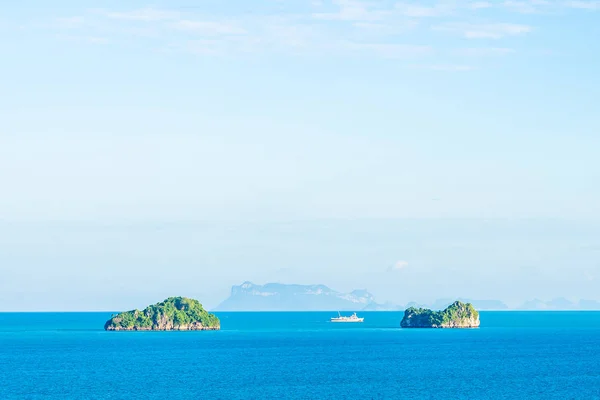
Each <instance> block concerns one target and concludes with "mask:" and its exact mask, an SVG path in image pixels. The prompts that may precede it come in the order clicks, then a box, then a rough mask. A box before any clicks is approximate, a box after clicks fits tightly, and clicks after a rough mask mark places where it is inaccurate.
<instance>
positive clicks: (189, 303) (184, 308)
mask: <svg viewBox="0 0 600 400" xmlns="http://www.w3.org/2000/svg"><path fill="white" fill-rule="evenodd" d="M220 328H221V323H220V321H219V318H217V316H215V315H214V314H210V313H209V312H208V311H206V310H205V309H204V308H203V307H202V304H200V302H199V301H198V300H194V299H188V298H186V297H170V298H168V299H166V300H165V301H163V302H162V303H157V304H154V305H152V306H148V307H147V308H146V309H144V310H143V311H140V310H133V311H127V312H124V313H121V314H117V315H113V317H112V318H111V319H109V320H108V321H107V322H106V324H105V325H104V329H105V330H107V331H209V330H212V331H214V330H219V329H220Z"/></svg>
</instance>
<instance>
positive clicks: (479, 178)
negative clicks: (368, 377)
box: [0, 0, 600, 310]
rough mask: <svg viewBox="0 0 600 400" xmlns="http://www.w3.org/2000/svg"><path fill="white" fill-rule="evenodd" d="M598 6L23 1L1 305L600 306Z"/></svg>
mask: <svg viewBox="0 0 600 400" xmlns="http://www.w3.org/2000/svg"><path fill="white" fill-rule="evenodd" d="M599 11H600V8H599V7H598V2H596V1H564V2H562V1H559V2H550V1H533V0H531V1H530V0H526V1H485V2H480V1H478V2H472V1H465V2H447V1H443V0H441V1H426V2H420V3H419V4H417V3H408V2H402V1H387V0H385V1H383V0H382V1H365V0H323V1H305V0H290V1H285V2H283V1H263V2H261V1H255V2H252V4H250V3H249V2H247V1H240V0H232V1H228V2H222V1H221V2H217V1H212V0H207V1H202V2H201V4H200V3H199V4H195V3H194V5H193V6H190V5H189V4H184V3H181V2H179V3H178V2H173V1H168V2H167V1H164V0H159V1H155V2H152V3H148V2H145V1H140V0H132V1H130V2H127V4H123V3H122V2H118V1H115V0H108V1H104V2H102V4H101V5H98V4H97V2H91V1H85V0H83V1H74V0H64V1H59V2H47V1H46V2H44V1H41V0H32V1H30V2H28V3H27V4H24V3H22V2H9V3H7V4H5V5H4V7H3V10H2V15H1V16H0V32H2V33H4V35H1V36H0V48H1V49H2V54H3V60H2V63H0V74H1V75H2V77H3V78H4V79H2V80H1V84H0V88H1V89H2V92H3V93H6V94H7V95H5V96H0V191H1V193H0V310H40V309H48V310H70V309H104V310H120V309H129V308H135V307H138V308H139V307H143V306H145V305H147V304H150V303H155V302H157V301H161V300H163V299H164V298H166V297H168V296H174V295H185V296H190V297H194V298H198V299H199V300H201V301H202V302H203V303H204V304H205V305H206V306H207V307H208V308H211V307H214V306H215V305H217V304H218V303H219V302H220V301H222V300H223V299H224V298H225V297H226V296H227V295H228V293H229V290H230V288H231V286H232V285H235V284H239V283H241V282H243V281H246V280H249V281H253V282H256V283H265V282H277V281H280V282H287V283H319V284H325V285H327V286H329V287H331V288H333V289H335V290H339V291H350V290H352V289H359V288H364V289H368V290H369V291H371V292H372V293H373V294H374V295H375V296H376V297H377V299H378V300H379V301H380V302H385V301H390V302H394V303H399V304H406V303H407V302H410V301H416V302H420V303H428V302H431V301H433V300H435V299H438V298H448V297H450V298H452V297H463V298H472V299H498V300H501V301H504V302H506V303H507V304H519V303H522V302H525V301H527V300H531V299H535V298H539V299H548V300H549V299H552V298H556V297H566V298H573V299H580V298H583V299H590V300H596V301H600V297H599V296H600V291H599V290H598V288H599V287H600V284H599V280H600V185H598V182H600V158H599V157H598V153H599V149H600V135H599V134H598V132H600V113H598V111H597V103H598V93H600V78H599V77H600V74H598V71H600V41H598V40H594V39H593V38H594V37H600V24H598V15H599Z"/></svg>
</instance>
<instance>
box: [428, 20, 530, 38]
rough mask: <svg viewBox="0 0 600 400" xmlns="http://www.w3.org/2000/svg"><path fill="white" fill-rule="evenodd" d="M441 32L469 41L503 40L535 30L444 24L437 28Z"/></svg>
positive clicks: (516, 26) (510, 25) (517, 26)
mask: <svg viewBox="0 0 600 400" xmlns="http://www.w3.org/2000/svg"><path fill="white" fill-rule="evenodd" d="M434 29H436V30H440V31H448V32H452V33H455V34H459V35H461V36H463V37H465V38H467V39H501V38H503V37H506V36H518V35H523V34H526V33H529V32H531V31H532V30H533V28H532V27H531V26H528V25H520V24H510V23H496V24H453V23H451V24H444V25H439V26H437V27H435V28H434Z"/></svg>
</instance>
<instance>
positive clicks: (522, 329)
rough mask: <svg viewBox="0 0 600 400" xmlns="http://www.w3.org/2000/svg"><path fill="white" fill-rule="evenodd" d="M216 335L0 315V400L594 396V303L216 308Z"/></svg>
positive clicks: (79, 317) (598, 348)
mask: <svg viewBox="0 0 600 400" xmlns="http://www.w3.org/2000/svg"><path fill="white" fill-rule="evenodd" d="M218 315H219V317H220V318H221V325H222V330H221V331H218V332H104V331H103V330H102V327H103V324H104V322H105V320H106V319H108V318H109V317H110V313H58V314H56V313H40V314H36V313H33V314H20V313H14V314H12V313H5V314H2V313H0V377H1V379H2V382H1V385H0V399H205V398H206V399H265V398H298V399H310V398H323V399H334V398H340V399H343V398H356V399H380V398H381V399H384V398H389V399H393V398H406V399H527V398H539V399H551V398H552V399H600V312H482V313H481V321H482V327H481V328H479V329H469V330H406V329H400V328H399V323H400V319H401V317H402V314H401V313H395V312H389V313H388V312H381V313H377V312H371V313H359V315H360V316H364V317H365V322H364V323H363V324H332V323H330V322H328V321H329V318H330V317H332V316H335V315H336V313H218Z"/></svg>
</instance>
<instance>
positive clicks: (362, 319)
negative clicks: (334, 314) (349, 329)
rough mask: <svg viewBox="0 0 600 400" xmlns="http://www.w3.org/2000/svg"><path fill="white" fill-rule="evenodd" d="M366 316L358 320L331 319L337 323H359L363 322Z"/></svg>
mask: <svg viewBox="0 0 600 400" xmlns="http://www.w3.org/2000/svg"><path fill="white" fill-rule="evenodd" d="M363 321H364V318H359V319H357V320H354V321H337V320H333V319H332V320H331V322H334V323H337V324H352V323H357V322H363Z"/></svg>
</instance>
